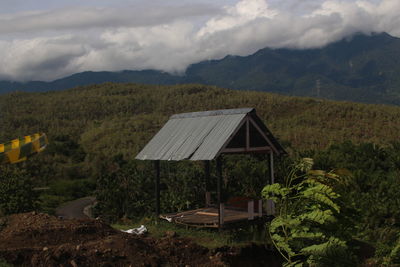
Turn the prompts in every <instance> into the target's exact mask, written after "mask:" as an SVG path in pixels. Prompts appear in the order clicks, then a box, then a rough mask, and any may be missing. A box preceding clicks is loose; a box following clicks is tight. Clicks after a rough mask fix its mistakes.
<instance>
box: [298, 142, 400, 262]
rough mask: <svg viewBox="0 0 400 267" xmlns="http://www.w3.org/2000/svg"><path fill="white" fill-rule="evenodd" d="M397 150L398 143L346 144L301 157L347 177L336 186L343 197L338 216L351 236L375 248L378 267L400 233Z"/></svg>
mask: <svg viewBox="0 0 400 267" xmlns="http://www.w3.org/2000/svg"><path fill="white" fill-rule="evenodd" d="M399 147H400V146H399V143H397V142H393V143H392V144H390V145H388V146H385V147H383V146H379V145H376V144H368V143H365V144H360V145H357V144H353V143H351V142H345V143H343V144H336V145H332V146H331V147H329V148H328V149H326V150H322V151H314V152H311V151H309V152H307V153H303V155H306V156H311V157H313V158H314V159H315V166H316V167H317V168H321V169H333V168H336V172H342V173H343V174H345V175H347V176H348V177H349V180H348V182H347V184H346V185H345V186H335V191H336V192H338V193H339V194H340V195H341V196H342V197H341V201H340V202H341V203H343V204H342V205H341V206H342V207H343V209H342V212H341V214H340V215H345V216H347V219H349V220H350V221H349V222H348V223H352V224H353V225H354V226H355V229H357V230H356V231H354V233H353V236H356V237H358V238H360V239H363V240H365V241H367V242H370V243H371V244H374V245H375V246H376V253H375V257H376V259H377V261H378V262H380V263H381V264H383V263H384V262H385V261H387V259H389V258H391V256H390V255H391V253H392V250H393V249H394V248H395V247H396V245H397V243H396V242H397V240H398V232H399V231H400V223H399V222H400V211H399V209H398V207H399V206H400V200H399V198H398V194H399V193H398V192H400V179H399V177H400V149H399ZM339 219H340V220H341V221H344V219H345V218H342V217H339ZM385 259H386V260H385Z"/></svg>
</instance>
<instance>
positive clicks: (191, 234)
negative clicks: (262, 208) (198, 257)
mask: <svg viewBox="0 0 400 267" xmlns="http://www.w3.org/2000/svg"><path fill="white" fill-rule="evenodd" d="M140 225H144V226H146V228H147V230H148V233H149V235H150V236H152V237H155V238H161V237H163V236H165V233H166V232H167V231H173V232H175V233H176V234H177V235H178V236H180V237H185V238H190V239H192V240H193V241H194V242H195V243H197V244H199V245H201V246H204V247H207V248H209V249H214V248H219V247H223V246H245V245H247V244H249V243H258V244H266V243H267V242H268V240H267V239H266V237H265V231H264V230H265V227H264V225H258V226H255V225H254V226H250V225H247V226H245V227H242V228H235V229H225V230H222V231H218V230H217V229H204V228H202V229H199V228H192V227H186V226H182V225H176V224H173V223H169V222H166V221H164V220H160V221H156V220H154V219H152V218H142V219H141V220H138V221H136V222H129V221H125V222H121V223H119V224H113V225H112V226H113V227H114V228H116V229H119V230H127V229H131V228H137V227H140Z"/></svg>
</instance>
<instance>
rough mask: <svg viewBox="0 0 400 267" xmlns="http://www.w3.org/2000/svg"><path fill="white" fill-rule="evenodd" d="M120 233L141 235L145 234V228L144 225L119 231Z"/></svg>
mask: <svg viewBox="0 0 400 267" xmlns="http://www.w3.org/2000/svg"><path fill="white" fill-rule="evenodd" d="M121 231H122V232H125V233H128V234H135V235H142V234H144V233H147V228H146V226H144V225H141V226H140V227H138V228H132V229H128V230H121Z"/></svg>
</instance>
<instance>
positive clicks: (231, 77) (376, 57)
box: [0, 33, 400, 105]
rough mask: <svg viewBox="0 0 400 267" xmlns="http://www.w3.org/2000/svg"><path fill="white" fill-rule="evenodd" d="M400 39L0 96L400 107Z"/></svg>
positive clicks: (110, 76)
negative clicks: (196, 97) (189, 90)
mask: <svg viewBox="0 0 400 267" xmlns="http://www.w3.org/2000/svg"><path fill="white" fill-rule="evenodd" d="M399 63H400V39H399V38H395V37H392V36H390V35H388V34H385V33H382V34H373V35H371V36H366V35H362V34H358V35H355V36H353V37H351V38H348V39H345V40H342V41H339V42H336V43H332V44H330V45H328V46H326V47H323V48H321V49H307V50H290V49H269V48H265V49H262V50H260V51H258V52H257V53H255V54H253V55H250V56H246V57H239V56H227V57H225V58H223V59H221V60H211V61H205V62H200V63H198V64H193V65H191V66H190V67H189V68H188V69H187V71H186V74H185V75H183V76H175V75H170V74H168V73H163V72H159V71H153V70H145V71H122V72H83V73H78V74H74V75H72V76H69V77H66V78H63V79H59V80H55V81H53V82H38V81H36V82H28V83H17V82H7V81H0V93H6V92H10V91H16V90H19V91H30V92H35V91H36V92H37V91H49V90H62V89H67V88H72V87H75V86H82V85H89V84H98V83H103V82H136V83H145V84H169V85H171V84H183V83H202V84H209V85H216V86H221V87H225V88H231V89H240V90H257V91H268V92H275V93H280V94H286V95H297V96H312V97H322V98H327V99H334V100H347V101H356V102H366V103H384V104H395V105H399V104H400V64H399Z"/></svg>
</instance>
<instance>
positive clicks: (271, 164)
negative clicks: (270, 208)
mask: <svg viewBox="0 0 400 267" xmlns="http://www.w3.org/2000/svg"><path fill="white" fill-rule="evenodd" d="M269 170H270V182H271V184H273V183H275V176H274V152H273V151H272V150H271V151H270V152H269Z"/></svg>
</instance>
